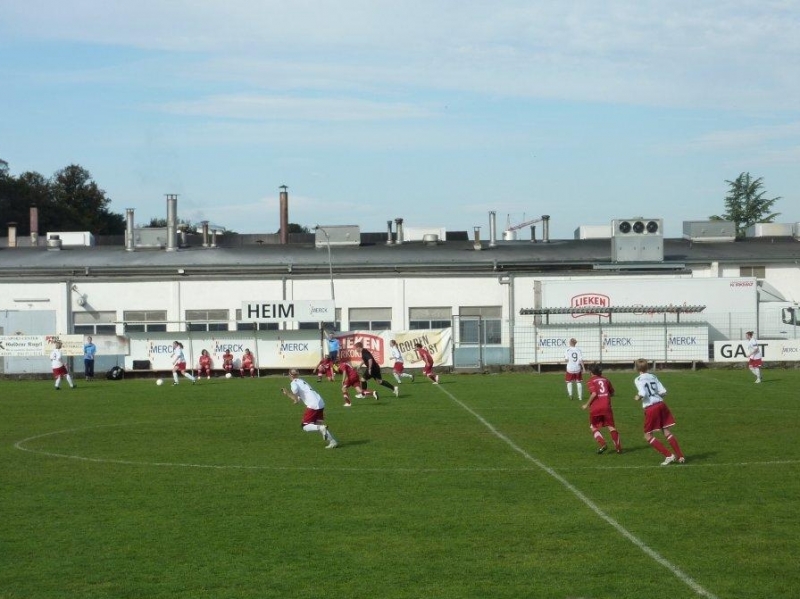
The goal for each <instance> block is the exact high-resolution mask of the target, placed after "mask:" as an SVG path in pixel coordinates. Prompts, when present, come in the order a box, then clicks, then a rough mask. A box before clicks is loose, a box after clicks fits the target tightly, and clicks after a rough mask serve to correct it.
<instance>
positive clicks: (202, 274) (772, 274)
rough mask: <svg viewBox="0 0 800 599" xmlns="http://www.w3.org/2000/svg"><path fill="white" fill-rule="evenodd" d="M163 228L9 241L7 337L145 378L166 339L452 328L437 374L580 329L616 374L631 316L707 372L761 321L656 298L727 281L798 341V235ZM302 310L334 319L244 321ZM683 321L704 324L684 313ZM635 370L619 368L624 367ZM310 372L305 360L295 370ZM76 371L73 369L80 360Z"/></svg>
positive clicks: (2, 251) (15, 363) (5, 245)
mask: <svg viewBox="0 0 800 599" xmlns="http://www.w3.org/2000/svg"><path fill="white" fill-rule="evenodd" d="M282 196H283V194H282ZM283 199H284V198H283V197H282V200H283ZM169 201H170V200H168V202H169ZM172 201H173V202H176V201H177V200H175V199H173V200H172ZM167 214H168V217H169V218H168V225H167V227H166V229H135V228H134V227H133V213H132V211H130V210H129V211H128V230H127V232H126V235H125V237H124V238H119V239H101V238H95V237H94V236H92V235H91V233H89V232H81V233H75V232H61V233H58V232H50V233H48V234H47V236H46V238H44V239H40V238H38V236H36V237H34V236H31V238H28V237H27V236H26V237H20V236H18V235H17V234H16V230H11V229H9V231H8V236H7V237H6V238H0V339H4V338H5V339H8V337H9V336H18V337H25V336H37V335H58V336H68V335H87V334H91V335H93V336H95V337H96V338H100V339H105V338H115V337H116V338H126V339H131V340H137V343H138V345H136V344H133V345H131V346H129V347H128V349H127V350H126V351H127V354H128V355H121V354H116V355H102V354H103V352H102V351H101V357H102V360H100V361H99V362H98V366H99V367H100V368H103V367H104V366H107V365H108V364H109V363H111V364H114V363H119V364H121V365H124V366H125V368H126V369H127V370H135V369H136V368H135V367H136V366H137V365H138V366H141V369H143V370H146V369H147V368H152V367H153V364H152V360H150V362H151V364H150V365H149V366H148V365H147V364H146V362H147V360H146V359H145V358H147V356H145V357H143V356H141V355H138V353H140V352H141V349H140V348H141V347H142V343H145V340H146V342H147V343H149V344H150V346H151V347H154V346H155V345H154V343H156V340H157V341H158V343H162V344H163V343H166V341H167V340H171V339H173V338H174V339H182V340H185V339H187V338H188V339H189V340H192V339H194V340H199V342H200V343H202V344H207V343H209V342H210V341H211V340H212V339H216V340H220V339H245V340H249V339H252V340H253V341H252V342H253V344H257V343H271V342H276V340H278V341H281V340H283V341H285V340H286V339H299V340H303V339H304V340H307V341H308V342H310V343H311V345H312V347H311V350H312V353H313V354H314V355H315V356H317V355H318V354H319V353H320V347H321V346H320V339H321V335H320V329H321V328H322V327H324V328H325V329H328V330H335V331H423V330H439V329H445V328H450V327H452V346H451V350H450V352H449V353H450V355H449V360H448V362H447V363H448V364H449V365H451V366H452V367H454V368H482V367H485V366H492V365H498V366H499V365H520V364H529V363H533V364H546V363H555V362H558V361H560V358H559V357H558V356H559V352H561V354H563V351H562V350H561V349H560V348H559V347H558V345H559V343H558V342H557V341H555V342H554V346H555V349H553V350H552V351H551V350H550V349H549V346H548V344H547V343H544V342H543V341H542V339H544V337H543V335H550V337H552V338H554V339H555V338H563V337H564V336H565V335H566V336H568V335H571V334H575V333H574V331H580V332H581V334H580V335H578V334H576V336H581V337H582V339H581V342H582V344H583V345H584V347H585V350H584V351H585V352H586V353H587V354H588V358H589V359H603V360H605V361H614V359H613V358H612V356H611V355H610V353H609V352H610V351H611V349H613V348H612V347H611V345H610V343H609V342H608V340H607V339H606V338H605V337H603V335H606V336H607V335H608V328H609V327H610V326H626V327H627V328H626V329H625V330H624V331H623V332H624V334H626V335H630V330H631V327H639V328H641V325H642V320H641V314H642V313H647V314H648V317H649V318H650V321H649V326H651V328H652V326H653V325H656V326H657V327H658V326H660V328H659V329H658V331H655V330H653V331H650V333H648V335H650V337H651V339H650V341H648V343H652V344H655V346H656V347H660V345H664V344H665V343H666V342H664V341H663V340H662V338H663V339H669V340H672V339H679V338H680V339H690V338H693V339H695V340H696V344H697V345H699V348H695V349H694V350H693V351H694V353H691V356H692V357H691V359H687V360H686V361H690V362H695V361H705V360H708V359H713V357H714V356H713V353H712V354H709V346H710V345H712V344H713V343H714V342H715V341H724V340H726V339H727V340H731V341H737V342H738V341H739V340H740V339H741V338H742V335H743V332H744V330H745V329H744V327H750V326H753V327H755V328H757V329H758V328H760V327H761V326H762V325H761V322H760V321H759V319H758V314H755V320H751V318H752V317H753V316H754V314H744V313H749V312H750V311H751V310H752V311H755V312H758V311H759V310H760V309H761V308H759V307H758V306H757V305H756V304H753V305H752V306H749V305H745V304H737V303H735V302H734V301H731V302H727V300H726V299H725V298H724V297H723V298H719V297H717V298H713V297H711V296H710V295H709V294H707V293H705V292H703V291H702V290H701V291H700V292H698V294H699V295H698V296H696V297H691V296H690V295H692V294H691V293H690V292H688V291H682V292H681V293H685V294H686V296H685V297H683V299H682V301H681V298H680V297H678V298H677V299H676V298H672V297H667V296H668V295H669V290H670V289H671V288H672V287H671V286H670V282H671V281H675V280H679V279H710V278H714V279H726V280H730V281H731V285H732V287H735V288H736V289H738V288H739V287H747V286H748V285H749V284H750V283H752V285H753V295H752V297H758V298H759V299H758V300H757V301H763V300H770V301H772V302H777V303H776V304H775V305H778V303H779V304H780V306H782V307H783V311H782V312H778V314H779V316H778V317H779V318H781V319H782V320H781V323H779V324H777V325H776V328H774V330H773V329H770V330H769V332H768V333H767V334H765V331H759V334H761V336H762V337H767V336H769V337H773V338H775V339H786V340H789V341H792V340H796V339H797V338H798V336H800V335H798V330H797V325H796V319H795V317H794V314H795V312H794V311H793V310H792V308H793V307H794V306H796V302H797V300H798V299H800V268H799V267H798V259H800V240H799V239H800V231H799V230H798V227H797V225H772V224H770V225H766V224H765V225H756V226H755V227H754V228H752V229H751V231H750V232H749V234H748V237H747V238H746V239H742V240H734V235H733V225H732V223H726V222H723V221H718V222H715V221H709V222H687V223H684V235H683V237H681V238H678V239H666V238H664V237H663V235H662V230H663V226H662V225H663V223H662V221H661V219H659V218H641V217H635V218H628V219H625V218H621V219H613V220H610V224H609V225H608V226H607V227H579V228H578V229H576V231H575V238H574V239H564V240H558V239H550V238H549V234H548V224H549V222H548V217H542V219H537V221H536V222H537V223H541V227H542V235H541V238H539V239H537V238H536V236H535V233H534V234H533V235H532V237H533V239H532V240H525V241H522V240H518V239H516V235H515V234H512V233H511V232H509V231H505V232H502V233H501V234H499V235H498V231H497V228H496V222H495V218H494V213H490V214H489V215H488V216H487V221H488V225H489V226H488V235H485V237H484V238H481V237H480V236H479V235H478V230H477V228H476V230H475V231H473V232H455V233H453V232H449V231H447V230H446V228H436V229H415V228H413V227H408V226H404V223H403V221H402V219H395V220H394V221H388V222H387V230H386V231H385V232H382V233H363V232H361V231H360V228H359V227H358V226H357V225H347V226H341V225H331V226H325V225H323V226H321V227H319V228H317V230H316V231H314V232H313V233H311V234H298V235H289V234H288V232H287V224H288V217H287V216H286V214H285V213H284V212H282V214H281V227H282V228H281V232H280V233H279V234H265V235H255V234H248V235H236V234H227V233H225V232H224V230H223V229H222V227H218V226H216V225H210V226H209V225H206V226H204V227H203V228H202V229H201V230H200V231H199V232H194V231H192V232H188V231H181V230H180V229H179V228H178V226H177V224H176V223H177V217H176V215H177V208H176V204H175V205H171V204H169V203H168V211H167ZM393 225H394V226H393ZM484 230H486V229H484ZM514 233H515V232H514ZM555 281H571V282H576V281H578V282H581V283H582V284H586V285H588V287H591V284H592V283H593V282H597V283H598V284H599V283H600V282H605V283H608V282H609V281H619V282H620V283H622V282H625V283H626V284H627V285H628V287H630V283H631V281H641V282H642V284H644V283H645V282H646V283H647V285H649V286H651V287H652V286H654V285H658V286H659V289H662V290H663V291H660V292H658V293H657V294H656V295H652V294H651V295H647V294H644V293H643V294H642V297H645V296H646V297H647V299H646V300H637V298H636V294H635V292H634V293H633V295H630V293H629V297H630V299H626V300H625V301H626V303H629V304H630V305H629V306H624V305H620V303H619V301H617V302H615V304H614V308H615V310H614V311H616V313H615V314H613V315H612V314H611V313H610V312H609V311H606V312H603V311H597V310H595V311H593V310H592V309H591V307H590V308H589V309H586V311H584V312H583V313H581V312H580V311H578V312H576V311H575V309H574V306H570V305H569V303H568V302H561V303H562V304H565V305H554V304H553V303H552V302H547V301H546V297H545V296H546V295H547V289H548V285H550V284H552V283H553V282H555ZM588 287H587V289H588ZM673 287H674V286H673ZM676 289H677V288H676ZM697 289H702V288H701V287H698V288H697ZM583 295H585V294H583ZM605 295H606V296H607V295H608V294H605ZM659 297H664V302H663V306H660V302H658V301H656V299H657V298H659ZM299 300H313V301H321V300H325V301H332V302H333V305H334V306H335V314H336V317H335V322H323V323H321V322H319V321H306V322H302V321H294V320H293V321H283V322H254V321H253V320H249V319H247V318H243V315H242V306H243V304H244V303H247V302H263V303H274V302H293V301H299ZM553 301H555V300H553ZM587 301H588V300H587ZM737 301H738V300H737ZM748 301H749V300H748ZM543 302H544V303H543ZM637 306H638V308H637ZM691 306H700V307H705V308H706V310H705V311H703V310H699V311H697V312H695V311H692V310H689V309H686V308H688V307H691ZM678 308H679V309H678ZM712 309H713V312H714V313H715V314H714V316H715V317H717V320H719V321H720V322H722V319H720V318H719V315H720V313H721V312H727V313H728V314H727V325H726V324H719V325H717V324H715V325H714V326H713V327H711V330H710V332H708V333H707V335H706V336H703V334H702V331H701V334H699V335H698V333H697V330H696V327H701V328H702V327H703V326H706V324H707V320H708V314H709V310H712ZM559 310H560V311H561V316H562V318H561V319H560V320H559ZM614 311H611V312H614ZM565 314H566V315H568V316H569V317H568V318H566V320H565V319H564V318H563V316H564V315H565ZM551 316H552V320H551ZM751 322H752V324H751ZM739 323H741V324H739ZM687 326H688V327H693V328H691V330H689V329H687V328H686V327H687ZM770 326H771V325H770ZM548 327H550V328H548ZM667 327H678V328H674V329H669V330H668V328H667ZM604 331H605V332H604ZM637 334H638V333H637ZM634 336H635V335H634ZM595 339H597V342H596V343H595ZM631 339H633V341H630V340H631ZM629 341H630V342H631V343H633V344H634V345H636V343H638V344H639V346H638V347H634V348H632V349H631V350H630V351H632V352H634V353H635V352H637V351H641V350H642V349H643V347H642V345H641V343H640V342H638V341H636V340H635V339H634V338H633V337H629ZM634 341H635V342H636V343H634ZM670 342H671V341H670ZM315 343H316V346H315V345H314V344H315ZM548 343H549V342H548ZM604 343H605V344H606V345H605V346H604ZM156 344H157V343H156ZM111 345H113V343H112V344H111ZM595 345H596V346H597V348H596V349H597V351H599V352H600V355H597V354H596V352H595ZM109 347H110V346H109ZM604 347H605V348H606V349H605V350H604ZM648 347H649V346H648ZM787 347H788V345H787ZM131 348H139V349H135V351H133V350H132V349H131ZM0 349H2V348H0ZM651 349H652V348H651ZM668 350H669V351H671V348H667V347H666V346H665V352H666V351H668ZM603 351H606V352H607V353H605V354H604V353H603ZM647 351H650V350H649V349H648V350H647ZM653 351H655V353H656V355H653V356H652V357H653V359H655V360H660V359H663V360H664V361H669V356H670V355H674V356H676V358H675V360H676V361H681V358H680V356H681V355H683V354H680V352H677V353H675V354H667V353H665V354H664V358H661V356H660V354H658V351H660V350H658V349H655V350H653ZM712 352H713V349H712ZM264 355H266V353H265V354H264ZM275 355H278V354H275ZM630 355H634V354H631V353H630V352H629V353H620V354H619V356H618V357H619V360H618V361H623V362H624V361H627V360H629V359H631V358H630ZM689 355H690V354H688V353H687V354H686V356H689ZM698 356H699V357H698ZM150 357H152V356H150ZM275 359H276V358H274V356H273V358H272V359H270V360H267V361H265V362H262V363H261V364H259V366H260V367H261V368H263V369H265V370H272V369H275V368H279V367H281V368H284V367H287V366H291V365H293V364H292V363H291V359H289V358H287V356H286V355H285V354H280V359H281V360H284V361H283V362H280V364H277V363H275ZM308 360H309V358H308V356H306V357H305V358H303V360H301V363H300V365H302V366H306V365H307V363H308ZM143 364H144V366H142V365H143ZM75 367H76V369H78V370H79V369H80V366H79V363H78V360H76V364H75ZM48 370H49V363H48V361H47V359H46V358H45V357H41V356H32V355H18V354H14V353H13V352H9V351H8V350H6V353H5V354H3V353H2V351H0V372H5V373H7V374H16V373H25V372H35V371H39V372H47V371H48Z"/></svg>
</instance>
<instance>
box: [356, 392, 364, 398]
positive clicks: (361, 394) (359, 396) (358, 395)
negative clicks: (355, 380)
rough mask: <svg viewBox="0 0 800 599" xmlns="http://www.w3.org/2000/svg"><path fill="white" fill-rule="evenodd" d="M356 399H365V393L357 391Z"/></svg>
mask: <svg viewBox="0 0 800 599" xmlns="http://www.w3.org/2000/svg"><path fill="white" fill-rule="evenodd" d="M356 399H364V394H363V393H357V394H356Z"/></svg>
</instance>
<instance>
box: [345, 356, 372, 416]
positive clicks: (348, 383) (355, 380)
mask: <svg viewBox="0 0 800 599" xmlns="http://www.w3.org/2000/svg"><path fill="white" fill-rule="evenodd" d="M339 372H341V373H342V397H344V407H345V408H349V407H350V406H351V405H352V403H350V392H349V391H348V389H350V388H351V387H352V388H353V389H355V390H356V397H357V398H358V399H361V398H362V397H365V396H370V397H374V398H375V400H376V401H377V400H378V392H377V391H370V390H368V389H367V388H366V386H367V383H366V381H365V382H363V383H362V382H361V378H360V377H359V376H358V370H356V369H355V368H353V367H352V366H351V365H350V363H349V362H347V361H346V360H344V359H343V360H342V361H341V362H339Z"/></svg>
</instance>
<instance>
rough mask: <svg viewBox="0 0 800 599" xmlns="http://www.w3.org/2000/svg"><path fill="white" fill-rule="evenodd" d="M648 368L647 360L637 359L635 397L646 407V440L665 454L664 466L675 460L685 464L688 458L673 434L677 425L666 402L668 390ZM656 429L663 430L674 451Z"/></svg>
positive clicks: (662, 463)
mask: <svg viewBox="0 0 800 599" xmlns="http://www.w3.org/2000/svg"><path fill="white" fill-rule="evenodd" d="M648 369H649V366H648V363H647V360H641V359H640V360H636V370H638V371H639V376H637V377H636V381H635V384H636V391H637V392H638V393H637V394H636V396H635V397H634V398H633V399H635V400H636V401H639V400H641V402H642V407H643V408H644V440H645V441H647V442H648V443H649V444H650V446H651V447H652V448H653V449H655V450H656V451H657V452H658V453H660V454H661V455H663V456H664V461H663V462H661V465H662V466H669V465H670V464H671V463H672V462H675V461H677V462H678V463H679V464H683V463H684V462H685V461H686V459H685V458H684V457H683V452H681V448H680V446H679V445H678V439H677V438H676V437H675V435H673V434H672V430H671V429H672V427H673V426H675V418H673V416H672V413H671V412H670V411H669V408H668V407H667V404H666V403H664V396H665V395H666V394H667V390H666V389H665V388H664V385H662V384H661V381H659V380H658V379H657V378H656V376H655V375H654V374H650V373H649V372H647V371H648ZM656 431H661V433H662V434H663V435H664V437H665V438H666V440H667V443H669V446H670V447H671V448H672V451H670V450H669V449H667V448H666V447H665V446H664V444H663V443H662V442H661V441H659V440H658V439H656V437H655V436H654V435H653V433H655V432H656Z"/></svg>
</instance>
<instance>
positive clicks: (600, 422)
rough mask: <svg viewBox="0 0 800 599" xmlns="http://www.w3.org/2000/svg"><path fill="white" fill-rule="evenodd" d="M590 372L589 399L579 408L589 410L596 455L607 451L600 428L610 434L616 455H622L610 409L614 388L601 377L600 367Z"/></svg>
mask: <svg viewBox="0 0 800 599" xmlns="http://www.w3.org/2000/svg"><path fill="white" fill-rule="evenodd" d="M590 372H591V373H592V376H591V377H589V381H588V382H587V383H586V389H587V391H589V399H588V401H587V402H586V403H585V404H583V405H582V406H581V407H582V408H583V409H584V410H589V428H590V429H591V431H592V435H593V436H594V438H595V440H596V441H597V444H598V445H599V447H598V448H597V453H604V452H605V450H606V449H608V445H607V444H606V440H605V438H604V437H603V433H602V432H601V431H600V429H602V428H607V429H608V432H609V433H610V434H611V440H612V441H613V442H614V448H615V449H616V450H617V453H622V445H621V444H620V441H619V433H618V432H617V429H616V427H615V426H614V412H613V411H612V409H611V398H612V397H613V396H614V386H613V385H612V384H611V381H609V380H608V379H607V378H605V377H604V376H603V370H602V368H601V367H600V365H595V366H593V367H592V369H591V371H590Z"/></svg>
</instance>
